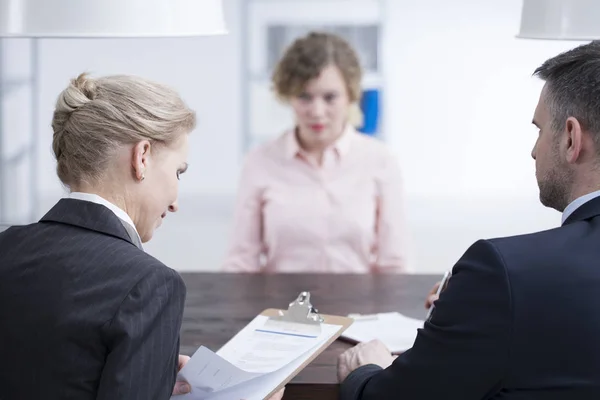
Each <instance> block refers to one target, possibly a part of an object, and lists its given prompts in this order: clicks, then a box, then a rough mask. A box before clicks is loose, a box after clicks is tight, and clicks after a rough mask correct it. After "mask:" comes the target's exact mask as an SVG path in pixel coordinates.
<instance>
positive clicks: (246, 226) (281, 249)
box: [223, 33, 407, 273]
mask: <svg viewBox="0 0 600 400" xmlns="http://www.w3.org/2000/svg"><path fill="white" fill-rule="evenodd" d="M361 78H362V71H361V67H360V63H359V60H358V57H357V55H356V53H355V51H354V50H353V49H352V48H351V47H350V45H349V44H348V43H347V42H346V41H344V40H343V39H341V38H340V37H338V36H335V35H332V34H328V33H311V34H309V35H307V36H305V37H303V38H300V39H298V40H296V41H295V42H294V43H293V44H292V45H291V47H290V48H289V49H288V50H287V52H286V53H285V55H284V56H283V58H282V59H281V60H280V62H279V64H278V65H277V67H276V68H275V71H274V74H273V79H272V80H273V84H274V88H275V91H276V93H277V95H278V96H279V97H280V98H281V99H282V100H284V101H286V102H287V103H289V104H290V105H291V107H292V108H293V110H294V113H295V116H296V126H295V127H294V129H291V130H289V131H287V132H285V133H283V135H281V136H280V137H278V138H277V139H275V140H273V141H272V142H270V143H267V144H264V145H262V146H261V147H259V148H257V149H255V150H253V151H251V152H250V153H249V154H248V156H247V157H246V160H245V164H244V167H243V171H242V177H241V181H240V187H239V193H238V198H237V204H236V210H235V217H234V230H233V240H232V243H231V247H230V249H229V253H228V255H227V257H226V261H225V263H224V266H223V268H224V270H226V271H235V272H267V273H273V272H288V273H296V272H326V273H368V272H389V273H395V272H404V271H406V267H407V257H406V241H405V238H406V236H405V220H404V213H403V206H404V205H403V191H402V182H401V176H400V171H399V169H398V165H397V162H396V160H395V158H394V157H393V156H392V154H390V152H389V150H388V149H387V148H386V146H385V145H384V144H383V143H381V142H380V141H379V140H377V139H373V138H371V137H368V136H366V135H363V134H360V133H358V132H357V131H356V130H355V129H354V128H353V126H352V124H351V122H350V119H351V114H352V109H353V107H354V108H356V107H357V106H356V103H357V101H358V100H359V98H360V93H361V88H360V84H361Z"/></svg>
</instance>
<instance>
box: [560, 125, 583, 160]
mask: <svg viewBox="0 0 600 400" xmlns="http://www.w3.org/2000/svg"><path fill="white" fill-rule="evenodd" d="M565 135H566V138H565V140H566V152H565V157H566V161H567V162H568V163H569V164H575V163H576V162H577V161H579V159H580V156H581V151H582V148H583V145H584V143H583V142H584V140H585V138H584V136H583V129H582V128H581V124H580V123H579V121H578V120H577V118H574V117H569V118H567V121H566V123H565Z"/></svg>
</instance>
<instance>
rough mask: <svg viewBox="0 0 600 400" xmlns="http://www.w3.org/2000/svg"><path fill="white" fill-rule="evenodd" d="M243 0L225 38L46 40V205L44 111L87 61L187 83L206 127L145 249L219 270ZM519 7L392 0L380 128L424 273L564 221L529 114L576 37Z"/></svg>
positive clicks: (232, 167) (229, 193)
mask: <svg viewBox="0 0 600 400" xmlns="http://www.w3.org/2000/svg"><path fill="white" fill-rule="evenodd" d="M241 1H243V0H226V1H225V9H226V18H227V23H228V26H229V29H230V31H231V34H230V35H228V36H223V37H210V38H200V39H184V40H174V39H170V40H167V39H165V40H153V41H146V40H129V41H121V40H92V41H83V40H80V41H71V40H62V41H59V40H52V41H50V40H47V41H43V42H42V45H41V48H42V54H41V70H42V76H41V77H40V78H41V82H42V86H41V93H40V100H41V111H40V125H41V126H40V136H41V138H40V140H41V145H40V155H39V156H40V164H39V165H40V173H41V174H42V179H41V185H42V191H43V194H44V195H45V196H46V198H47V199H48V201H46V202H45V203H44V205H45V206H50V205H51V203H52V201H54V199H55V198H56V197H58V196H59V195H60V193H61V191H60V185H59V184H58V181H57V179H56V178H55V174H54V162H53V160H52V158H51V153H50V143H51V136H52V135H51V131H50V128H49V122H50V119H51V114H52V109H53V103H54V99H55V96H56V95H57V94H58V93H59V92H60V90H62V88H63V87H64V86H65V85H66V84H67V82H68V79H70V78H71V77H74V76H76V75H77V74H78V73H79V72H81V71H84V70H88V71H91V72H93V73H97V74H107V73H135V74H140V75H143V76H147V77H150V78H155V79H157V80H160V81H163V82H166V83H169V84H171V85H173V86H175V87H176V88H177V89H178V90H180V91H181V93H182V94H183V95H184V97H185V98H186V99H187V100H188V102H189V103H190V105H191V106H192V107H193V108H195V109H196V110H197V111H198V113H199V120H200V124H199V127H198V130H197V132H195V133H194V137H193V141H192V143H193V149H192V153H191V154H192V155H191V159H190V164H191V169H190V172H189V174H186V176H185V179H184V180H183V181H182V199H181V203H182V204H181V211H180V213H178V215H174V216H170V217H169V219H168V221H167V222H166V223H165V224H164V225H163V227H162V228H161V230H159V231H158V232H157V234H156V236H155V239H154V240H153V241H152V242H151V243H149V244H148V245H147V250H148V251H149V252H150V253H152V254H154V255H156V256H157V257H158V258H160V259H162V260H163V261H165V262H166V263H167V264H168V265H170V266H172V267H174V268H177V269H180V270H215V269H217V268H218V267H219V263H220V261H221V259H222V257H223V253H224V251H225V248H226V244H227V238H228V232H229V226H230V225H229V224H230V218H231V205H232V202H233V198H234V195H235V189H236V184H237V182H236V181H237V174H238V168H239V165H240V154H239V149H240V148H241V141H242V138H241V121H240V118H241V108H240V107H241V98H240V96H241V93H242V92H241V86H240V85H241V80H240V78H241V71H240V69H241V67H240V57H241V45H242V41H241V38H240V36H239V30H238V29H239V26H240V22H241V18H242V16H241V15H240V4H241ZM274 1H278V0H274ZM520 7H521V1H520V0H503V1H493V2H492V1H480V0H452V1H448V0H420V1H418V2H417V1H408V0H386V12H385V15H386V18H387V20H386V26H387V30H386V31H385V34H384V44H383V54H384V60H383V65H384V69H385V71H384V72H385V75H386V80H387V85H386V88H385V98H384V100H385V106H384V107H385V108H384V127H385V134H386V140H387V142H388V143H389V144H390V146H392V148H393V149H394V150H395V151H396V152H397V153H398V155H399V156H400V159H401V165H402V168H403V171H404V177H405V188H406V193H407V202H408V204H407V210H408V215H409V222H410V228H411V231H412V233H413V237H414V251H415V253H416V260H417V263H416V264H415V266H416V269H417V270H418V271H420V272H439V271H443V270H445V269H447V268H449V267H450V266H451V265H452V264H453V263H454V262H455V261H456V259H457V258H458V257H459V256H460V255H461V254H462V253H463V252H464V250H465V249H466V247H467V246H468V245H469V244H470V243H471V242H473V241H474V240H476V239H478V238H479V237H493V236H501V235H509V234H516V233H521V232H530V231H535V230H538V229H544V228H548V227H553V226H556V225H557V224H558V223H559V222H560V216H559V214H558V213H556V212H554V211H552V210H547V209H545V208H543V207H542V206H541V205H539V202H538V198H537V196H538V193H537V186H536V183H535V177H534V164H533V160H531V158H530V150H531V146H532V145H533V143H534V140H535V137H536V135H537V133H536V131H535V129H534V128H533V127H532V126H531V117H532V114H533V110H534V107H535V104H536V102H537V98H538V94H539V90H540V88H541V83H540V82H539V81H538V80H537V79H535V78H532V77H531V73H532V72H533V70H534V69H535V68H536V67H537V66H538V65H539V64H541V63H542V62H543V61H544V60H545V59H546V58H548V57H551V56H553V55H555V54H557V53H558V52H560V51H562V50H566V49H568V48H571V47H573V46H575V45H577V44H578V43H575V42H547V41H525V40H519V39H516V38H515V35H516V33H517V31H518V26H519V17H520ZM343 11H344V10H343V9H341V10H340V12H343Z"/></svg>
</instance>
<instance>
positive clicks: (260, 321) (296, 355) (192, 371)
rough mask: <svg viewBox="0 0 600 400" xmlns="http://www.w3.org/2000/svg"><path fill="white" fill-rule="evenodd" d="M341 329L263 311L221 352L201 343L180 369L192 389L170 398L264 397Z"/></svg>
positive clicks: (256, 399)
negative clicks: (275, 318) (283, 318)
mask: <svg viewBox="0 0 600 400" xmlns="http://www.w3.org/2000/svg"><path fill="white" fill-rule="evenodd" d="M267 321H268V323H267ZM340 328H341V326H339V325H330V324H325V323H322V324H321V328H320V332H319V330H318V329H317V331H316V332H315V330H314V327H313V326H310V325H305V324H295V323H289V322H277V321H269V318H268V317H266V316H262V315H259V316H257V317H256V318H255V319H254V320H252V322H250V323H249V324H248V325H247V326H246V327H245V328H244V329H243V330H241V331H240V332H239V333H238V334H237V335H236V336H234V337H233V338H232V339H231V340H230V341H229V342H228V343H227V344H226V345H225V346H223V347H222V348H221V349H220V350H219V351H217V353H214V352H212V351H211V350H209V349H207V348H206V347H200V348H199V349H198V350H197V351H196V353H194V355H193V356H192V358H191V359H190V360H189V361H188V363H187V364H186V365H185V367H184V368H183V369H182V370H181V371H180V372H179V376H180V378H183V379H185V380H186V381H187V382H189V383H190V385H191V387H192V392H191V393H188V394H185V395H180V396H173V397H171V399H172V400H179V399H181V400H204V399H206V400H221V399H223V400H224V399H228V400H237V399H245V400H263V399H264V398H265V397H266V396H267V395H268V394H269V393H271V391H273V390H274V389H275V388H277V386H279V384H280V383H281V382H283V381H284V380H285V379H286V378H287V377H288V376H290V375H291V374H293V373H294V371H296V370H297V369H298V368H299V367H301V366H302V364H303V363H304V362H305V361H306V360H307V359H309V358H310V356H311V355H312V354H313V353H314V352H315V351H317V350H318V349H320V348H321V347H322V346H323V345H324V344H325V343H326V342H327V341H328V340H329V339H331V338H332V337H333V336H334V335H335V334H336V333H337V332H338V331H339V329H340Z"/></svg>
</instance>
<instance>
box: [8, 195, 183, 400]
mask: <svg viewBox="0 0 600 400" xmlns="http://www.w3.org/2000/svg"><path fill="white" fill-rule="evenodd" d="M184 300H185V285H184V283H183V281H182V279H181V277H180V276H179V274H177V272H175V271H173V270H172V269H169V268H167V267H166V266H164V265H163V264H162V263H161V262H159V261H157V260H156V259H154V258H153V257H151V256H150V255H148V254H146V253H144V252H143V251H142V250H140V249H138V248H137V247H136V246H134V245H133V244H132V242H131V239H130V238H129V235H128V234H127V232H126V231H125V229H124V227H123V225H122V223H121V220H120V219H119V218H117V217H116V216H115V215H114V213H113V212H112V211H110V210H109V209H108V208H106V207H104V206H102V205H99V204H95V203H90V202H86V201H80V200H74V199H63V200H60V201H59V203H58V204H57V205H56V206H54V208H52V210H50V212H48V214H47V215H46V216H44V217H43V218H42V219H41V221H40V222H38V223H35V224H32V225H28V226H22V227H12V228H9V229H8V230H7V231H4V232H2V233H0V321H2V322H1V323H0V371H1V372H0V399H2V400H13V399H15V400H16V399H18V400H28V399H31V400H39V399H47V400H53V399H81V400H86V399H106V400H119V399H123V400H135V399H139V400H151V399H161V400H167V399H169V397H170V395H171V392H172V390H173V385H174V383H175V378H176V374H177V363H178V353H179V331H180V328H181V320H182V314H183V305H184Z"/></svg>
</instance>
